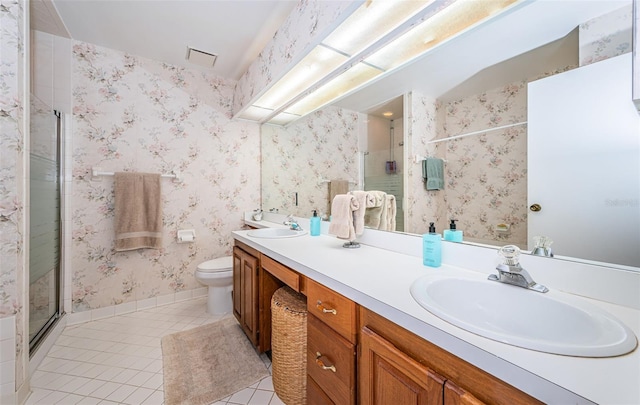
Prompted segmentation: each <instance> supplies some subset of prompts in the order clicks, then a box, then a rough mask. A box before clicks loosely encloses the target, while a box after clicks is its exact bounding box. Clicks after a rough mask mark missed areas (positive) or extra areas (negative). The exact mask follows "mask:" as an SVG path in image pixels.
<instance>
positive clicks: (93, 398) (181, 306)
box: [26, 297, 283, 405]
mask: <svg viewBox="0 0 640 405" xmlns="http://www.w3.org/2000/svg"><path fill="white" fill-rule="evenodd" d="M205 307H206V298H204V297H203V298H197V299H193V300H189V301H182V302H178V303H174V304H170V305H165V306H161V307H156V308H153V309H149V310H144V311H138V312H133V313H129V314H125V315H119V316H116V317H112V318H107V319H102V320H98V321H92V322H87V323H84V324H80V325H72V326H67V327H66V328H65V329H64V331H63V332H62V335H61V336H60V337H59V338H58V340H57V341H56V342H55V345H54V346H53V347H52V348H51V350H50V351H49V353H48V354H47V356H46V357H45V359H44V360H43V361H42V363H41V364H40V366H39V367H38V369H37V370H36V371H35V373H34V374H33V377H32V379H31V390H32V393H31V395H30V396H29V398H28V399H27V402H26V403H27V405H35V404H38V405H40V404H42V405H49V404H62V405H71V404H128V405H141V404H144V405H162V404H163V403H164V392H163V386H162V350H161V348H160V339H161V338H162V337H163V336H165V335H168V334H171V333H175V332H178V331H181V330H186V329H190V328H194V327H196V326H200V325H204V324H206V323H210V322H215V321H217V320H219V319H221V317H214V316H211V315H208V314H207V313H206V309H205ZM227 316H232V315H227ZM262 360H263V361H264V362H265V365H266V366H267V367H269V370H271V362H270V361H269V359H268V357H267V356H266V355H262ZM222 404H243V405H249V404H251V405H281V404H283V402H282V401H281V400H280V398H278V396H277V395H276V394H275V393H274V392H273V384H272V381H271V377H270V376H269V377H267V378H265V379H263V380H261V381H259V382H258V383H256V384H254V385H252V386H250V387H247V388H245V389H243V390H240V391H238V392H236V393H235V394H233V395H231V396H230V397H228V398H225V399H223V400H221V401H218V402H215V403H214V405H222Z"/></svg>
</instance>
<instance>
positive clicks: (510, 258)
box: [498, 245, 520, 266]
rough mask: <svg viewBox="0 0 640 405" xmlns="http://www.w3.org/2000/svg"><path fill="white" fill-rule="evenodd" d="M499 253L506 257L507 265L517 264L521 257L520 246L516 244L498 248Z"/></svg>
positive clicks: (505, 262)
mask: <svg viewBox="0 0 640 405" xmlns="http://www.w3.org/2000/svg"><path fill="white" fill-rule="evenodd" d="M498 255H500V256H502V257H503V258H504V264H506V265H507V266H517V265H518V263H519V259H518V257H520V248H519V247H517V246H515V245H506V246H503V247H501V248H500V250H498Z"/></svg>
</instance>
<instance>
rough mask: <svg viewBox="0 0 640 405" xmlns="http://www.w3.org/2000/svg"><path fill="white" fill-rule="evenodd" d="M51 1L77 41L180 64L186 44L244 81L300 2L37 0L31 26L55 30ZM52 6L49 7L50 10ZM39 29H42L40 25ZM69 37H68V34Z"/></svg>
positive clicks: (217, 71)
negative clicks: (47, 17)
mask: <svg viewBox="0 0 640 405" xmlns="http://www.w3.org/2000/svg"><path fill="white" fill-rule="evenodd" d="M51 1H53V6H55V9H56V10H57V12H58V14H59V16H60V19H61V21H62V22H63V24H64V26H65V27H66V29H67V31H68V33H69V34H70V35H69V36H70V37H71V38H73V39H76V40H79V41H84V42H89V43H92V44H96V45H101V46H105V47H108V48H112V49H117V50H120V51H123V52H128V53H131V54H133V55H138V56H142V57H146V58H150V59H154V60H158V61H162V62H166V63H170V64H173V65H177V66H188V67H191V68H195V69H207V68H203V67H200V66H198V65H194V64H190V63H189V62H188V61H186V60H185V56H186V54H187V46H191V47H193V48H195V49H198V50H201V51H204V52H207V53H213V54H216V55H218V59H217V60H216V63H215V65H214V67H213V68H209V69H207V70H209V71H211V72H212V73H213V74H215V75H217V76H221V77H224V78H230V79H235V80H237V79H239V78H240V77H241V76H242V74H243V73H244V72H245V71H246V70H247V67H248V66H249V64H250V63H251V62H252V61H253V60H255V59H256V57H257V56H258V54H259V53H260V51H262V49H263V48H264V47H265V45H266V44H267V43H268V42H269V40H271V38H272V37H273V35H274V34H275V32H276V31H277V29H278V28H279V27H280V26H281V25H282V23H283V22H284V20H285V19H286V17H287V16H288V15H289V14H290V13H291V11H292V10H293V8H294V7H295V6H296V4H297V1H295V0H286V1H284V0H45V1H43V0H36V1H34V2H33V3H34V4H32V5H33V6H34V8H36V11H35V12H32V15H34V16H36V17H37V18H35V19H34V18H32V24H35V28H36V29H39V30H41V31H45V32H50V33H53V34H56V35H63V34H62V33H61V32H60V31H58V32H51V30H52V28H51V27H58V26H59V24H55V23H53V24H52V23H51V21H53V20H55V16H51V19H50V20H49V21H48V25H47V24H46V23H47V21H46V20H44V19H43V18H42V17H41V16H42V14H43V11H42V8H43V7H45V8H46V7H49V8H51V7H50V5H51ZM46 11H47V10H45V12H46ZM39 27H40V28H39ZM63 36H64V35H63Z"/></svg>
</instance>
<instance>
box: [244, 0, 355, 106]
mask: <svg viewBox="0 0 640 405" xmlns="http://www.w3.org/2000/svg"><path fill="white" fill-rule="evenodd" d="M352 7H353V2H351V1H322V0H298V4H297V6H296V8H294V10H293V11H292V12H291V14H290V15H289V17H287V19H286V20H285V22H284V23H283V24H282V26H281V27H280V28H279V29H278V31H277V32H276V34H275V35H274V36H273V39H272V40H271V41H270V42H269V43H268V44H267V46H265V48H264V49H263V50H262V52H260V55H258V58H257V59H256V60H255V61H254V62H253V63H252V64H251V65H250V66H249V68H248V69H247V71H246V72H245V74H244V75H243V76H242V77H241V78H240V80H239V81H238V85H237V87H236V89H235V94H234V100H233V112H234V114H237V113H238V112H240V111H241V110H242V109H243V108H244V107H246V106H247V105H248V104H249V103H251V102H252V101H253V99H254V98H256V97H257V96H258V95H259V93H260V92H261V91H262V90H264V89H265V88H267V87H269V85H270V84H271V82H272V81H273V80H277V79H279V78H280V77H281V76H283V75H284V74H285V73H286V72H287V71H288V70H289V69H290V67H291V64H292V63H295V62H297V61H299V60H300V59H302V57H303V56H304V55H306V54H307V53H308V52H309V51H310V50H311V48H312V47H313V46H315V44H316V43H318V42H320V41H321V40H322V39H323V38H324V36H326V34H327V32H326V31H327V28H329V27H331V26H333V25H335V24H336V21H338V20H339V19H340V18H344V17H346V13H345V11H350V9H351V8H352Z"/></svg>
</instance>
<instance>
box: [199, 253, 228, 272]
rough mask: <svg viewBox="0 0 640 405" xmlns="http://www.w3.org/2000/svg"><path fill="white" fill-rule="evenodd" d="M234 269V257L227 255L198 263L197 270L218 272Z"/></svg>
mask: <svg viewBox="0 0 640 405" xmlns="http://www.w3.org/2000/svg"><path fill="white" fill-rule="evenodd" d="M232 269H233V257H232V256H225V257H219V258H217V259H213V260H207V261H206V262H202V263H200V264H199V265H198V268H197V271H199V272H202V273H218V272H222V271H229V270H232Z"/></svg>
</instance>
